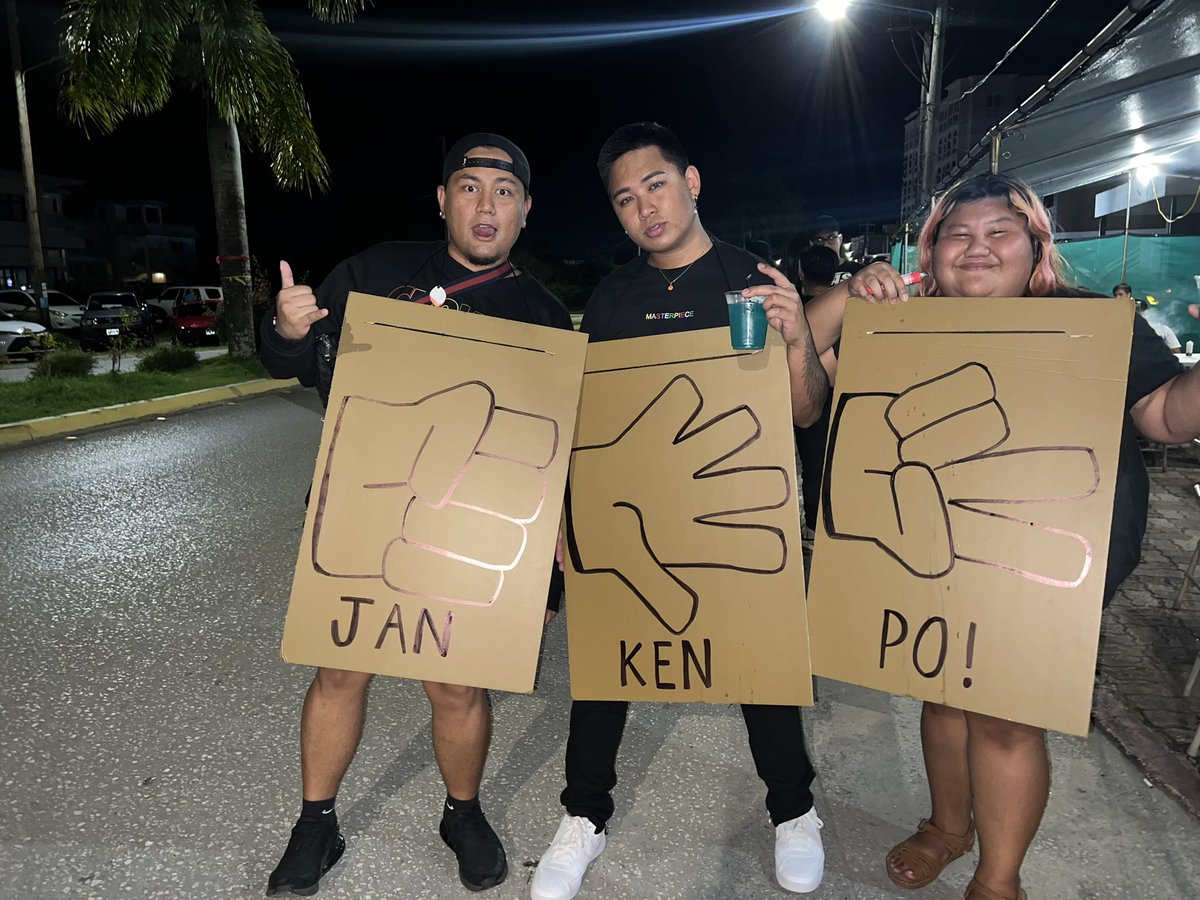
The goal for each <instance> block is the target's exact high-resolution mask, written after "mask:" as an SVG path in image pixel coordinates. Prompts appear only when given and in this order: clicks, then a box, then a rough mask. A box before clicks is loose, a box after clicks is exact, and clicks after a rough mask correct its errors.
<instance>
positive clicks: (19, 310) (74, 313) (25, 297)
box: [0, 288, 83, 331]
mask: <svg viewBox="0 0 1200 900" xmlns="http://www.w3.org/2000/svg"><path fill="white" fill-rule="evenodd" d="M46 299H47V300H48V301H49V303H50V307H49V312H50V327H51V328H52V329H54V330H55V331H70V330H74V329H76V328H78V327H79V322H80V320H81V319H82V318H83V307H82V306H81V305H80V303H79V301H78V300H76V299H75V298H74V297H72V296H71V295H70V294H66V293H63V292H62V291H46ZM0 309H2V310H4V311H5V312H10V313H12V314H13V315H14V316H15V317H16V318H18V319H25V320H27V321H29V322H41V321H44V318H45V317H44V316H43V315H42V311H41V309H39V297H38V295H37V294H36V293H34V292H33V291H28V290H22V289H21V288H7V289H5V290H0Z"/></svg>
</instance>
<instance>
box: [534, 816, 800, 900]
mask: <svg viewBox="0 0 1200 900" xmlns="http://www.w3.org/2000/svg"><path fill="white" fill-rule="evenodd" d="M818 843H820V841H819V840H818ZM603 850H604V832H603V831H601V832H600V833H599V834H596V826H595V825H593V824H592V820H591V819H588V818H585V817H583V816H571V815H566V816H563V817H562V822H560V823H559V825H558V833H557V834H556V835H554V840H553V841H551V842H550V848H549V849H548V850H547V851H546V852H545V853H544V854H542V858H541V860H540V861H539V862H538V867H537V871H536V872H534V873H533V883H532V884H531V885H530V886H529V896H530V897H531V898H532V900H570V898H571V897H574V896H575V895H576V894H578V893H579V885H580V884H582V883H583V873H584V872H586V871H587V867H588V866H589V865H591V862H592V860H593V859H595V858H596V857H597V856H599V855H600V854H601V852H602V851H603ZM817 880H818V881H820V878H819V877H818V879H817Z"/></svg>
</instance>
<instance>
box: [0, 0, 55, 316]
mask: <svg viewBox="0 0 1200 900" xmlns="http://www.w3.org/2000/svg"><path fill="white" fill-rule="evenodd" d="M5 5H6V6H7V7H8V10H7V11H8V46H9V51H10V52H11V54H12V67H13V79H14V80H15V81H16V86H17V122H18V125H19V129H20V132H21V172H22V174H23V175H24V178H25V221H26V223H27V224H28V226H29V255H30V259H31V262H32V263H33V284H32V285H31V287H32V289H33V291H35V292H36V293H38V295H39V296H40V295H41V291H42V284H43V283H45V281H46V260H45V256H44V255H43V253H42V223H41V217H40V216H39V215H38V192H37V182H36V181H35V180H34V173H33V145H32V144H31V143H30V140H29V109H28V107H27V106H26V103H25V73H24V72H23V71H22V70H21V39H20V36H19V35H18V34H17V2H16V0H8V2H7V3H6V4H5ZM39 309H40V307H39ZM46 315H47V317H48V316H49V313H48V312H46ZM46 324H49V322H48V321H47V323H46Z"/></svg>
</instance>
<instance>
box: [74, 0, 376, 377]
mask: <svg viewBox="0 0 1200 900" xmlns="http://www.w3.org/2000/svg"><path fill="white" fill-rule="evenodd" d="M371 3H372V0H310V4H309V5H310V6H311V8H312V11H313V14H314V15H315V16H316V17H317V18H318V19H320V20H322V21H325V22H342V21H348V20H351V19H353V18H354V15H355V14H356V13H357V12H358V11H359V10H361V9H364V8H365V7H367V6H369V5H370V4H371ZM63 24H64V33H63V49H64V54H65V56H66V59H67V68H66V72H65V74H64V76H63V86H62V94H61V97H60V103H61V106H62V109H63V111H64V112H65V114H66V115H67V116H68V118H70V119H71V121H72V122H74V123H75V124H77V125H80V126H82V127H84V128H85V129H86V128H88V127H89V126H91V127H95V128H98V129H99V130H101V131H103V132H106V133H107V132H112V131H113V130H114V129H116V127H117V126H118V125H119V124H120V123H121V120H122V119H124V118H125V116H127V115H131V114H132V115H147V114H149V113H153V112H157V111H158V110H160V109H162V108H163V107H164V106H165V105H166V103H167V101H168V100H170V98H171V92H172V90H173V89H174V88H175V87H176V86H177V85H179V86H183V87H187V88H189V89H192V90H195V91H199V92H200V93H202V94H203V95H204V96H205V97H206V98H207V99H208V101H209V103H208V106H209V117H208V118H209V121H208V158H209V165H210V168H211V174H212V188H213V202H214V204H215V206H216V220H217V254H218V262H219V264H220V270H221V286H222V288H223V290H224V294H225V315H226V319H227V322H228V330H229V355H230V356H232V357H235V358H244V357H250V356H253V355H254V353H255V347H254V321H253V313H252V308H251V285H250V249H249V242H248V240H247V237H246V210H245V205H246V201H245V195H244V192H243V189H242V162H241V139H242V137H243V136H244V137H245V138H246V140H247V142H248V143H249V144H250V145H251V146H252V147H253V148H254V149H256V150H258V151H259V152H261V153H262V154H263V155H265V156H266V157H267V158H268V160H269V161H270V165H271V172H272V173H273V174H274V176H275V181H276V183H277V184H278V185H279V186H280V187H283V188H286V189H291V190H297V189H305V190H308V191H309V192H311V191H312V189H313V188H314V187H315V188H317V189H318V190H322V191H323V190H325V189H326V188H327V187H328V184H329V167H328V165H327V164H326V162H325V156H324V154H322V153H321V147H320V144H319V143H318V141H317V135H316V132H315V131H314V130H313V125H312V119H311V118H310V115H309V108H308V101H307V100H305V98H304V91H303V88H302V87H301V85H300V81H299V79H298V77H297V73H296V68H295V66H294V65H293V63H292V58H291V56H290V55H289V54H288V52H287V51H286V50H285V49H284V48H283V45H282V44H280V43H279V40H278V39H277V38H276V37H275V36H274V35H273V34H271V32H270V30H269V29H268V28H267V24H266V20H265V18H264V17H263V14H262V12H261V11H260V10H259V9H258V6H257V4H256V3H255V0H141V2H137V3H132V2H112V0H68V3H67V5H66V11H65V12H64V14H63Z"/></svg>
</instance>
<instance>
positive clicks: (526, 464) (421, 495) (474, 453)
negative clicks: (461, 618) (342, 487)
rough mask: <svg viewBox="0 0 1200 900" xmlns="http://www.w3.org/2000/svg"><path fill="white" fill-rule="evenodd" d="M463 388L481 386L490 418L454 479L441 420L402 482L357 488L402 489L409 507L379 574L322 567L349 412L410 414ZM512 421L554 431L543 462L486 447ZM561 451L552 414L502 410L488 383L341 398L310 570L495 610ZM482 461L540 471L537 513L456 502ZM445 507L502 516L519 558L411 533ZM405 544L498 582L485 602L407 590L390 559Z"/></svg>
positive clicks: (386, 545)
mask: <svg viewBox="0 0 1200 900" xmlns="http://www.w3.org/2000/svg"><path fill="white" fill-rule="evenodd" d="M463 389H482V391H483V392H485V394H486V401H485V402H486V407H487V412H486V415H484V416H483V421H482V425H481V427H480V428H479V435H478V437H477V438H475V439H474V441H473V443H471V444H470V445H468V446H463V447H456V448H454V449H458V450H461V451H462V454H461V456H462V458H461V460H460V458H459V457H458V456H452V457H450V460H449V467H448V468H449V471H450V472H452V473H453V474H452V476H451V477H449V478H446V477H445V476H446V470H447V464H446V462H445V461H444V460H443V459H441V458H438V459H435V458H434V457H439V455H440V453H441V452H444V451H446V449H447V448H446V447H445V446H444V442H442V441H438V440H436V439H435V435H436V434H437V427H438V423H437V422H436V421H434V422H432V423H430V424H429V428H428V431H427V432H426V434H425V436H424V439H423V440H422V441H421V444H420V447H419V448H418V450H417V452H416V454H415V455H414V457H413V459H412V460H411V463H410V464H409V469H408V475H407V477H406V478H404V479H403V480H396V481H369V482H364V483H361V484H359V488H361V489H364V490H389V489H393V490H398V489H403V490H404V494H405V497H404V501H403V503H404V505H403V511H402V513H401V514H400V526H399V528H398V531H399V534H398V536H396V537H394V538H390V539H389V538H387V537H384V538H383V539H382V544H383V547H382V551H381V556H380V564H379V570H378V571H377V572H372V573H364V572H358V573H344V572H334V571H330V570H328V569H327V568H326V567H324V566H322V565H321V563H320V562H319V561H318V554H319V548H320V540H321V534H322V526H323V524H324V519H325V513H326V509H327V506H328V503H329V484H330V480H331V477H332V475H333V473H334V471H335V458H336V457H337V453H336V450H337V446H338V441H339V439H340V438H342V437H343V431H342V426H343V424H344V423H345V419H346V413H347V411H348V410H349V409H350V408H351V401H359V402H361V403H369V404H373V405H376V406H383V407H387V408H389V409H411V408H415V407H418V406H421V405H422V404H424V403H427V402H430V401H434V400H436V399H437V398H439V397H442V396H444V395H447V394H451V393H452V392H455V391H461V390H463ZM514 417H521V418H526V419H530V420H533V421H536V422H540V423H544V425H545V426H548V428H549V433H548V436H549V440H548V442H547V443H548V449H549V453H548V455H547V456H546V458H545V459H544V460H542V459H541V458H540V457H539V458H538V459H537V460H533V461H531V460H528V459H522V458H518V457H515V456H508V455H504V454H501V453H495V452H491V451H489V450H488V449H487V446H488V440H489V432H491V431H492V430H493V426H494V425H495V424H496V423H497V422H498V421H503V422H506V423H507V427H508V428H511V427H512V425H513V419H514ZM558 446H559V430H558V423H557V422H556V421H555V420H553V419H551V418H549V417H548V416H543V415H539V414H536V413H530V412H525V411H522V410H517V409H513V408H510V407H505V406H497V405H496V403H495V392H494V391H493V390H492V388H491V387H490V386H489V385H487V384H485V383H484V382H482V381H466V382H461V383H459V384H455V385H451V386H450V387H447V388H443V389H441V390H437V391H432V392H430V393H429V394H426V395H425V396H423V397H421V398H420V399H418V400H415V401H412V402H408V403H398V402H392V401H384V400H378V399H376V398H373V397H366V396H362V395H349V396H346V397H344V398H343V399H342V401H341V403H340V405H339V407H338V411H337V414H336V421H335V423H334V433H333V437H332V439H331V440H330V445H329V452H328V454H327V456H326V461H325V470H324V472H323V474H322V478H321V484H320V489H319V492H318V497H317V509H316V511H315V517H314V523H313V534H312V546H311V553H312V565H313V568H314V570H316V571H317V572H319V573H321V574H322V575H327V576H329V577H333V578H350V579H374V580H382V581H383V582H384V584H385V585H386V586H387V587H388V588H389V589H391V590H393V591H396V592H398V593H404V594H409V595H411V596H417V597H423V598H426V599H435V600H445V601H447V602H451V603H460V604H464V605H469V606H489V605H491V604H492V603H494V602H495V601H496V599H497V598H498V597H499V596H500V593H501V592H502V590H503V587H504V580H505V573H506V572H509V571H511V570H512V569H514V568H515V567H516V566H517V565H518V564H519V563H520V561H521V558H522V557H523V556H524V552H525V549H526V547H527V546H528V528H527V526H529V525H530V524H532V523H533V522H534V521H536V520H537V518H538V517H539V516H540V515H541V513H542V510H543V509H544V507H545V501H546V481H547V475H546V470H547V469H548V468H549V466H550V465H551V463H552V462H553V461H554V459H555V458H556V457H557V456H558ZM477 459H491V460H498V461H501V462H504V463H508V464H511V465H514V466H520V467H521V468H523V469H529V470H533V471H535V472H537V473H538V476H539V479H540V493H539V494H538V497H537V500H536V503H532V504H527V505H528V506H529V507H531V509H529V510H527V512H528V514H527V515H509V514H506V513H503V512H499V511H496V510H492V509H487V508H485V507H483V506H480V505H478V504H474V503H468V502H460V501H458V500H455V499H454V497H455V492H456V491H458V490H459V489H460V487H461V486H462V483H463V480H464V477H466V476H467V475H468V470H469V469H470V467H471V465H472V463H473V462H474V461H476V460H477ZM439 467H440V468H441V469H442V470H443V471H442V473H441V477H434V478H432V480H431V478H430V476H427V475H426V476H423V474H422V473H428V472H430V470H431V469H437V468H439ZM439 510H467V511H470V512H472V513H476V514H479V515H483V516H488V517H490V518H493V519H496V520H498V521H502V522H505V523H508V524H510V525H512V526H514V527H515V528H517V529H519V532H520V541H519V548H518V549H517V551H516V553H515V555H514V557H513V558H512V559H511V560H509V561H506V562H504V563H495V562H488V561H486V560H483V559H478V558H475V557H471V556H469V555H467V554H465V553H459V552H455V551H453V550H450V549H448V548H444V547H438V546H435V545H433V544H431V543H429V542H427V541H423V540H419V539H417V538H416V537H415V536H414V535H411V534H409V533H408V532H409V530H410V528H411V526H410V521H411V520H412V518H413V516H414V515H417V516H420V515H430V514H433V513H434V512H436V511H439ZM401 546H408V547H413V548H416V549H417V550H421V551H424V552H428V553H431V554H433V555H434V556H437V557H441V558H443V559H446V560H453V561H455V562H457V563H462V564H464V565H467V566H471V567H473V568H476V569H482V570H487V571H490V572H494V573H495V577H496V581H495V588H494V590H491V592H490V596H489V597H488V598H487V599H484V600H478V599H468V598H465V597H456V596H450V595H447V594H443V593H437V592H430V591H418V590H410V589H408V588H405V587H404V586H403V585H400V584H397V583H395V582H394V581H393V580H392V579H391V578H390V577H389V576H388V558H389V555H390V554H391V553H392V552H393V551H395V550H397V549H399V547H401Z"/></svg>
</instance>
